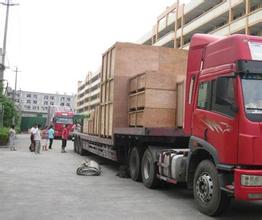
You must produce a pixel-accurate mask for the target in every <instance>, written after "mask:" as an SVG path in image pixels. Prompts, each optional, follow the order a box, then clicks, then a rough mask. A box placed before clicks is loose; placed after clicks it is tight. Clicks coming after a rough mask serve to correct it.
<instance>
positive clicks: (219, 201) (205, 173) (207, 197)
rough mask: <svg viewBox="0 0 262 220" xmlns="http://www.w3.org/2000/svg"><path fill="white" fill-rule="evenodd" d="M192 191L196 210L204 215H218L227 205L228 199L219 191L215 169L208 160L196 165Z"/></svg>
mask: <svg viewBox="0 0 262 220" xmlns="http://www.w3.org/2000/svg"><path fill="white" fill-rule="evenodd" d="M193 190H194V199H195V201H196V203H197V206H198V209H199V210H200V212H202V213H204V214H206V215H209V216H216V215H219V214H221V213H222V212H223V211H224V210H225V209H226V208H227V206H228V205H229V202H230V198H229V197H228V196H227V195H226V193H225V192H223V191H222V190H221V189H220V184H219V180H218V173H217V170H216V167H215V166H214V164H213V163H212V162H211V161H209V160H204V161H202V162H201V163H200V164H199V165H198V167H197V169H196V172H195V176H194V187H193Z"/></svg>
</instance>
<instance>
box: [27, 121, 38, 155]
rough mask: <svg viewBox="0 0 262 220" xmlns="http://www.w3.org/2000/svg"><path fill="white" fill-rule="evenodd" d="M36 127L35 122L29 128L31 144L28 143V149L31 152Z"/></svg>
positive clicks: (33, 149)
mask: <svg viewBox="0 0 262 220" xmlns="http://www.w3.org/2000/svg"><path fill="white" fill-rule="evenodd" d="M36 128H37V124H34V125H33V127H32V128H31V129H30V141H31V144H30V147H29V150H30V151H31V152H34V151H35V138H34V133H35V129H36Z"/></svg>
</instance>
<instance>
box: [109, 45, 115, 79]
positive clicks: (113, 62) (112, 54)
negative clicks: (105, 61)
mask: <svg viewBox="0 0 262 220" xmlns="http://www.w3.org/2000/svg"><path fill="white" fill-rule="evenodd" d="M115 54H116V49H115V48H113V49H112V50H111V64H110V67H111V71H110V75H109V78H112V77H113V76H114V72H115V56H116V55H115Z"/></svg>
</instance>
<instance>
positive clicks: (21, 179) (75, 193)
mask: <svg viewBox="0 0 262 220" xmlns="http://www.w3.org/2000/svg"><path fill="white" fill-rule="evenodd" d="M16 145H17V151H15V152H11V151H9V149H7V148H0V220H9V219H10V220H11V219H12V220H13V219H19V220H20V219H21V220H31V219H32V220H42V219H46V220H52V219H103V220H107V219H114V220H118V219H121V220H122V219H152V220H154V219H164V220H165V219H172V220H180V219H194V220H198V219H199V220H200V219H201V220H205V219H213V218H210V217H207V216H205V215H203V214H201V213H199V212H198V210H197V209H196V207H195V204H194V200H193V197H192V194H191V192H189V191H188V190H186V188H185V187H184V186H168V187H162V188H160V189H157V190H150V189H147V188H145V187H144V186H143V184H141V183H138V182H134V181H132V180H130V179H125V178H119V177H118V176H116V173H117V171H118V167H117V165H116V164H114V163H111V162H109V161H106V160H103V159H99V158H97V157H92V158H93V159H96V160H97V161H98V162H99V163H100V164H101V166H102V174H101V176H89V177H86V176H77V175H76V173H75V170H76V168H77V167H78V165H79V164H81V162H82V161H83V160H84V159H85V158H87V157H82V156H79V155H77V154H75V153H74V152H73V144H72V142H69V143H68V146H67V152H68V153H65V154H62V153H60V150H61V149H60V146H61V141H60V140H57V141H55V142H54V149H53V150H50V151H47V152H43V151H42V152H41V154H40V155H35V154H34V153H31V152H29V151H28V146H29V135H19V136H18V138H17V143H16ZM216 219H245V220H246V219H252V220H254V219H262V202H236V201H233V202H232V203H231V206H230V207H229V210H228V211H227V212H226V213H225V214H224V215H223V216H221V217H219V218H216Z"/></svg>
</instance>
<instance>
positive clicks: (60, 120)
mask: <svg viewBox="0 0 262 220" xmlns="http://www.w3.org/2000/svg"><path fill="white" fill-rule="evenodd" d="M54 121H55V123H59V124H73V118H65V117H55V118H54Z"/></svg>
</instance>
